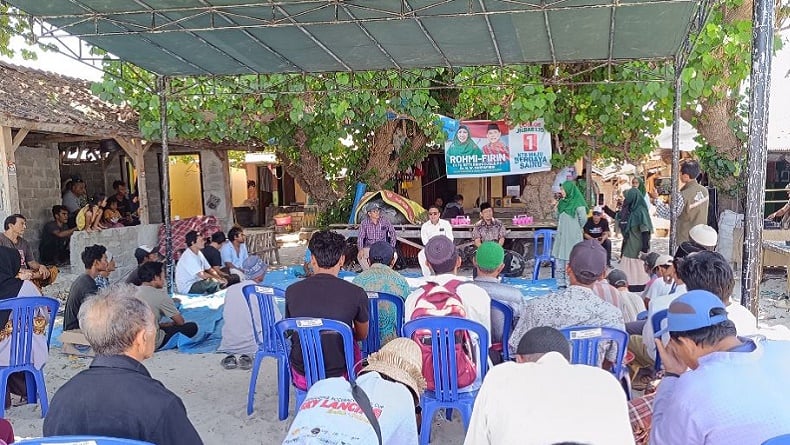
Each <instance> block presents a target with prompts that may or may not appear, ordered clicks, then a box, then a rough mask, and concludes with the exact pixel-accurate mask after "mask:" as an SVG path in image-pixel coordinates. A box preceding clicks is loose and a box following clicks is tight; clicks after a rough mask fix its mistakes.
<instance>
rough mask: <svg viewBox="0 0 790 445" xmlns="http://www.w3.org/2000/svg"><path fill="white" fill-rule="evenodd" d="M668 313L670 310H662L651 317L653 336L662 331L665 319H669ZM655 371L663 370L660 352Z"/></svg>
mask: <svg viewBox="0 0 790 445" xmlns="http://www.w3.org/2000/svg"><path fill="white" fill-rule="evenodd" d="M667 311H668V309H664V310H660V311H658V312H656V313H655V314H653V316H652V317H650V324H651V325H652V326H653V334H655V333H656V332H658V331H660V330H661V322H662V321H664V319H666V318H667ZM646 340H647V341H652V340H653V339H652V338H648V339H646ZM655 369H656V371H659V370H661V356H660V355H658V351H656V366H655Z"/></svg>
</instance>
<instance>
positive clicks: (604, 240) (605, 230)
mask: <svg viewBox="0 0 790 445" xmlns="http://www.w3.org/2000/svg"><path fill="white" fill-rule="evenodd" d="M582 231H583V235H584V239H594V240H596V241H598V242H599V243H601V246H603V248H604V249H606V267H611V264H612V242H611V241H610V240H609V221H608V220H607V219H606V218H604V217H603V208H601V207H594V208H593V211H592V216H591V217H589V218H587V222H586V223H585V224H584V227H583V228H582Z"/></svg>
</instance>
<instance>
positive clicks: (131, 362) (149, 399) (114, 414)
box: [44, 285, 203, 445]
mask: <svg viewBox="0 0 790 445" xmlns="http://www.w3.org/2000/svg"><path fill="white" fill-rule="evenodd" d="M134 294H135V289H134V288H133V287H131V286H129V285H116V286H112V287H109V288H107V289H105V290H102V291H101V292H100V293H99V294H98V295H96V296H93V297H90V298H89V299H88V300H86V301H85V302H84V303H83V304H82V306H81V307H80V311H79V321H80V328H81V329H82V333H83V334H85V337H86V338H87V339H88V343H90V345H91V348H93V350H94V351H95V352H96V358H95V359H93V362H92V363H91V365H90V368H88V369H86V370H84V371H82V372H80V373H79V374H77V375H76V376H74V377H73V378H72V379H71V380H69V381H68V382H66V384H64V385H63V386H62V387H61V388H60V389H59V390H58V391H57V392H56V393H55V396H54V397H52V403H51V405H50V409H49V412H48V413H47V416H46V417H45V418H44V436H46V437H50V436H66V435H80V436H81V435H95V436H109V437H118V438H124V439H135V440H142V441H145V442H151V443H155V444H168V445H182V444H183V445H201V444H202V443H203V441H202V440H201V439H200V436H199V435H198V433H197V431H195V427H194V426H192V423H191V422H190V421H189V418H188V417H187V411H186V408H185V407H184V404H183V402H182V401H181V399H180V398H179V397H178V396H177V395H175V394H173V393H172V392H171V391H170V390H168V389H167V388H165V386H164V385H163V384H162V383H161V382H159V381H157V380H154V379H153V378H151V374H149V373H148V370H147V369H145V366H143V364H142V361H143V360H145V359H148V358H150V357H151V356H152V355H153V354H154V349H155V348H156V333H157V326H156V320H155V319H154V314H153V312H151V308H150V307H149V306H148V305H147V304H146V303H145V302H143V301H142V300H139V299H137V298H134V297H132V295H134Z"/></svg>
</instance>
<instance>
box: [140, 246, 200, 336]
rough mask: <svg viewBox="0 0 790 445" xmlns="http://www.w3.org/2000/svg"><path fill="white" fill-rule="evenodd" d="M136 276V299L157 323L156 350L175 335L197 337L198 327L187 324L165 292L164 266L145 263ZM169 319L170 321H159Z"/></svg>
mask: <svg viewBox="0 0 790 445" xmlns="http://www.w3.org/2000/svg"><path fill="white" fill-rule="evenodd" d="M137 275H138V277H139V279H140V282H141V284H140V287H138V288H137V298H139V299H141V300H143V301H145V302H146V303H148V305H149V306H151V310H153V311H154V315H155V316H156V320H157V322H158V323H159V331H157V333H156V348H157V349H159V348H161V347H162V346H164V345H166V344H167V342H168V341H169V340H170V338H171V337H173V336H174V335H176V334H184V335H186V336H187V337H189V338H192V337H194V336H195V335H197V332H198V325H197V323H195V322H194V321H190V322H187V321H185V320H184V316H183V315H181V313H180V312H179V311H178V309H176V304H175V301H173V299H172V298H170V295H167V291H165V289H164V287H165V269H164V264H162V263H161V262H159V261H155V262H153V263H145V264H143V265H142V266H140V267H139V271H138V272H137ZM162 318H169V319H170V321H165V322H163V321H161V320H162Z"/></svg>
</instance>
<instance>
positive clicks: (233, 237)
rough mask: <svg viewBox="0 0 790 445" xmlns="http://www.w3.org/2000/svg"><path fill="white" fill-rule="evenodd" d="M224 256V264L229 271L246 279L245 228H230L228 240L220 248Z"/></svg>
mask: <svg viewBox="0 0 790 445" xmlns="http://www.w3.org/2000/svg"><path fill="white" fill-rule="evenodd" d="M219 253H220V255H221V257H222V266H223V267H225V268H227V270H228V271H229V272H228V273H230V274H234V275H238V276H239V279H241V280H244V279H245V278H244V273H243V272H242V269H243V268H244V260H246V259H247V257H248V256H249V254H248V253H247V243H246V242H245V238H244V230H243V229H242V228H241V227H238V226H234V227H233V228H231V229H230V230H228V242H226V243H224V244H222V246H221V247H220V249H219Z"/></svg>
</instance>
